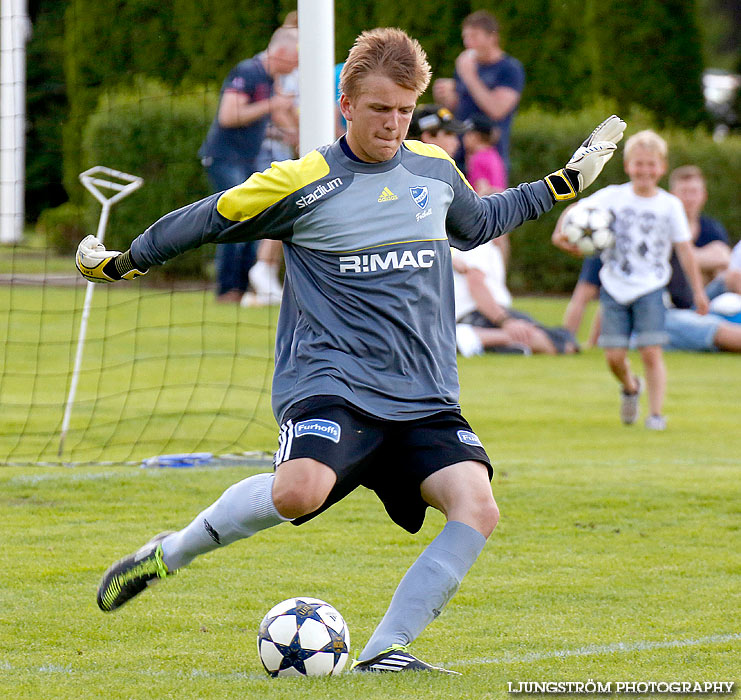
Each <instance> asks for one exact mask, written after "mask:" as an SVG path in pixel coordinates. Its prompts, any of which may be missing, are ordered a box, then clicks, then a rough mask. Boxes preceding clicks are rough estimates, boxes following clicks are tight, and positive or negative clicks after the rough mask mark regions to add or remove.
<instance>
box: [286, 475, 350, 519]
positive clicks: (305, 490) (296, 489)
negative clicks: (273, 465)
mask: <svg viewBox="0 0 741 700" xmlns="http://www.w3.org/2000/svg"><path fill="white" fill-rule="evenodd" d="M336 480H337V477H336V475H335V473H334V472H333V471H332V470H331V469H330V468H329V467H327V466H326V465H324V464H320V463H318V462H312V463H311V464H309V465H308V466H307V465H306V464H303V465H301V464H294V465H291V464H290V463H289V462H286V463H284V464H282V465H281V466H280V467H279V468H278V470H277V473H276V477H275V482H274V483H273V505H274V506H275V508H276V510H277V511H278V512H279V513H280V514H281V515H282V516H283V517H284V518H289V519H290V520H293V519H295V518H300V517H301V516H303V515H308V514H309V513H313V512H314V511H315V510H317V509H319V508H320V507H321V506H322V504H323V503H324V501H326V500H327V496H328V495H329V493H330V491H331V490H332V487H333V486H334V484H335V482H336Z"/></svg>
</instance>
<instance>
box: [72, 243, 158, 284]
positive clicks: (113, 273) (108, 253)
mask: <svg viewBox="0 0 741 700" xmlns="http://www.w3.org/2000/svg"><path fill="white" fill-rule="evenodd" d="M119 257H121V260H117V258H119ZM75 265H76V266H77V269H78V270H79V271H80V274H81V275H82V276H83V277H84V278H85V279H86V280H89V281H90V282H118V281H119V280H122V279H125V280H132V279H134V278H135V277H140V276H141V275H145V274H146V273H147V271H146V270H138V269H137V268H136V266H135V265H134V263H133V261H132V260H131V255H130V254H129V253H128V251H127V252H126V253H121V252H120V251H118V250H106V249H105V246H104V245H103V244H102V243H101V242H100V241H99V240H98V239H97V238H96V237H95V236H85V238H83V239H82V240H81V241H80V245H78V246H77V254H76V255H75Z"/></svg>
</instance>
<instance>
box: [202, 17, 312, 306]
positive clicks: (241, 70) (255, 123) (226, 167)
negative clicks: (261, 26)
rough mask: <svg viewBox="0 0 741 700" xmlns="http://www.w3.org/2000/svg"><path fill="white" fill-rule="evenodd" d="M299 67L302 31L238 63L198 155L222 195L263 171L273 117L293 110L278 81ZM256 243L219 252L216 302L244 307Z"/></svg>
mask: <svg viewBox="0 0 741 700" xmlns="http://www.w3.org/2000/svg"><path fill="white" fill-rule="evenodd" d="M297 65H298V31H297V30H296V29H295V28H287V27H281V28H279V29H277V30H276V31H275V33H274V34H273V36H272V38H271V40H270V43H269V45H268V47H267V50H266V51H263V52H261V53H259V54H257V55H256V56H254V57H252V58H249V59H246V60H244V61H242V62H241V63H239V64H237V65H236V66H235V67H234V68H233V69H232V70H231V71H230V72H229V75H228V76H227V77H226V79H225V80H224V83H223V85H222V88H221V96H220V99H219V108H218V112H217V115H216V117H215V118H214V120H213V122H212V123H211V127H210V128H209V131H208V134H207V136H206V140H205V141H204V143H203V145H202V146H201V149H200V151H199V156H200V157H201V159H202V162H203V165H204V167H205V168H206V175H207V176H208V180H209V183H210V184H211V187H212V188H213V190H214V191H215V192H220V191H223V190H226V189H229V188H230V187H234V186H235V185H238V184H240V183H241V182H244V181H245V180H246V179H247V178H248V177H249V176H250V175H251V174H252V173H253V172H255V171H256V170H257V169H258V156H259V153H260V147H261V146H262V142H263V138H264V136H265V131H266V128H267V125H268V122H269V120H270V118H271V117H272V118H273V119H274V120H277V123H280V121H281V118H282V116H281V115H282V114H284V113H287V112H290V111H291V110H293V107H294V103H293V96H290V95H282V94H280V93H278V92H275V90H274V83H275V80H276V78H278V77H279V76H281V75H288V74H289V73H291V72H292V71H294V70H295V69H296V66H297ZM255 251H256V246H255V244H254V243H230V244H226V245H222V246H218V247H217V249H216V271H217V277H218V285H217V298H218V300H220V301H224V302H239V301H240V300H241V298H242V295H243V294H244V292H245V291H246V290H247V286H248V271H249V269H250V267H251V266H252V264H253V263H254V260H255Z"/></svg>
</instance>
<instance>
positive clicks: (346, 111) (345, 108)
mask: <svg viewBox="0 0 741 700" xmlns="http://www.w3.org/2000/svg"><path fill="white" fill-rule="evenodd" d="M340 112H342V116H343V117H345V121H348V122H351V121H352V105H351V104H350V98H349V97H348V96H347V95H346V94H345V93H344V92H343V93H342V94H341V95H340Z"/></svg>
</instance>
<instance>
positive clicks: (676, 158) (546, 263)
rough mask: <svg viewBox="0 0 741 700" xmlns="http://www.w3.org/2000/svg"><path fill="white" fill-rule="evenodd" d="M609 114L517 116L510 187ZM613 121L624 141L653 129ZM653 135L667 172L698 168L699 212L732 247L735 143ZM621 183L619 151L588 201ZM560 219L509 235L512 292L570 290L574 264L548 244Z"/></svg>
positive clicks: (738, 165) (688, 134)
mask: <svg viewBox="0 0 741 700" xmlns="http://www.w3.org/2000/svg"><path fill="white" fill-rule="evenodd" d="M614 111H615V106H614V105H610V104H606V103H605V104H599V105H596V106H595V107H591V108H588V109H584V110H582V111H580V112H574V113H571V114H561V115H554V114H551V113H546V112H543V111H541V110H538V109H529V110H526V111H523V112H521V113H519V114H518V116H517V117H516V119H515V123H514V128H513V132H512V148H511V151H512V157H511V168H512V171H511V175H510V184H517V183H520V182H530V181H533V180H537V179H539V178H542V177H543V176H544V175H547V174H548V173H549V172H552V171H553V170H556V169H558V168H559V167H561V166H562V165H563V164H564V163H565V162H566V161H567V160H568V158H569V157H570V156H571V154H572V152H573V151H574V150H575V149H576V147H578V146H579V144H580V143H581V141H582V140H583V139H584V138H585V137H586V136H587V135H588V134H589V133H590V132H591V130H592V129H593V128H594V127H595V126H596V125H597V124H598V123H599V122H600V121H602V120H603V119H604V118H605V117H607V116H609V115H610V114H612V113H613V112H614ZM620 114H621V116H623V117H624V118H625V119H626V121H627V123H628V129H627V131H626V138H627V137H628V136H630V135H631V134H634V133H636V132H637V131H640V130H641V129H646V128H655V126H654V125H653V123H652V120H651V118H650V117H649V115H648V113H646V112H641V111H639V110H637V109H634V110H633V111H631V112H629V113H627V114H626V113H622V112H621V113H620ZM660 133H661V135H662V136H663V137H664V138H666V140H667V143H668V145H669V170H670V171H671V169H673V168H676V167H677V166H680V165H687V164H690V163H691V164H695V165H698V166H699V167H700V168H702V170H703V171H704V172H705V175H706V178H707V184H708V195H709V197H708V205H707V207H706V212H707V213H708V214H709V215H711V216H714V217H716V218H718V219H720V220H721V221H722V222H723V223H724V225H725V226H726V228H727V229H728V232H729V234H730V236H731V238H732V240H734V241H735V240H738V238H739V235H741V231H739V230H734V227H735V226H736V222H738V221H739V220H741V202H740V201H739V198H738V192H739V189H740V188H741V137H739V136H732V137H729V138H727V139H726V140H725V141H723V142H721V143H716V142H715V141H713V139H712V137H711V136H710V135H709V134H708V133H707V132H705V131H704V130H703V129H696V130H694V131H682V130H676V129H675V130H661V131H660ZM667 179H668V178H664V179H663V180H662V182H661V183H660V184H661V185H662V186H663V187H665V188H667V187H668V182H667ZM626 180H627V177H626V175H625V173H624V171H623V163H622V144H621V146H620V147H619V149H618V153H617V154H616V155H615V157H614V158H612V160H610V162H609V163H608V164H607V165H606V166H605V169H604V171H603V172H602V174H601V175H600V177H599V179H598V180H597V181H596V182H595V183H594V184H593V185H592V186H591V188H590V189H589V190H588V191H587V194H588V193H590V192H594V191H596V189H598V188H600V187H604V186H606V185H609V184H616V183H620V182H625V181H626ZM561 211H562V207H560V206H557V207H555V208H554V209H553V210H552V211H550V212H548V213H547V214H546V215H544V216H542V217H541V218H540V219H538V220H537V221H532V222H528V223H526V224H524V225H523V226H522V227H521V228H520V229H519V230H518V231H517V232H515V233H513V234H512V235H511V240H512V259H511V264H510V274H509V284H510V287H511V288H512V290H513V291H515V292H518V293H523V292H546V293H562V292H570V291H571V289H572V288H573V286H574V284H575V283H576V279H577V275H578V272H579V269H580V267H581V262H580V261H579V260H577V259H576V258H572V257H571V256H568V255H567V254H565V253H562V252H561V251H559V250H557V249H556V248H554V247H553V246H552V245H551V243H550V237H551V233H552V232H553V227H554V226H555V223H556V220H557V219H558V216H559V214H560V212H561Z"/></svg>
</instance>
